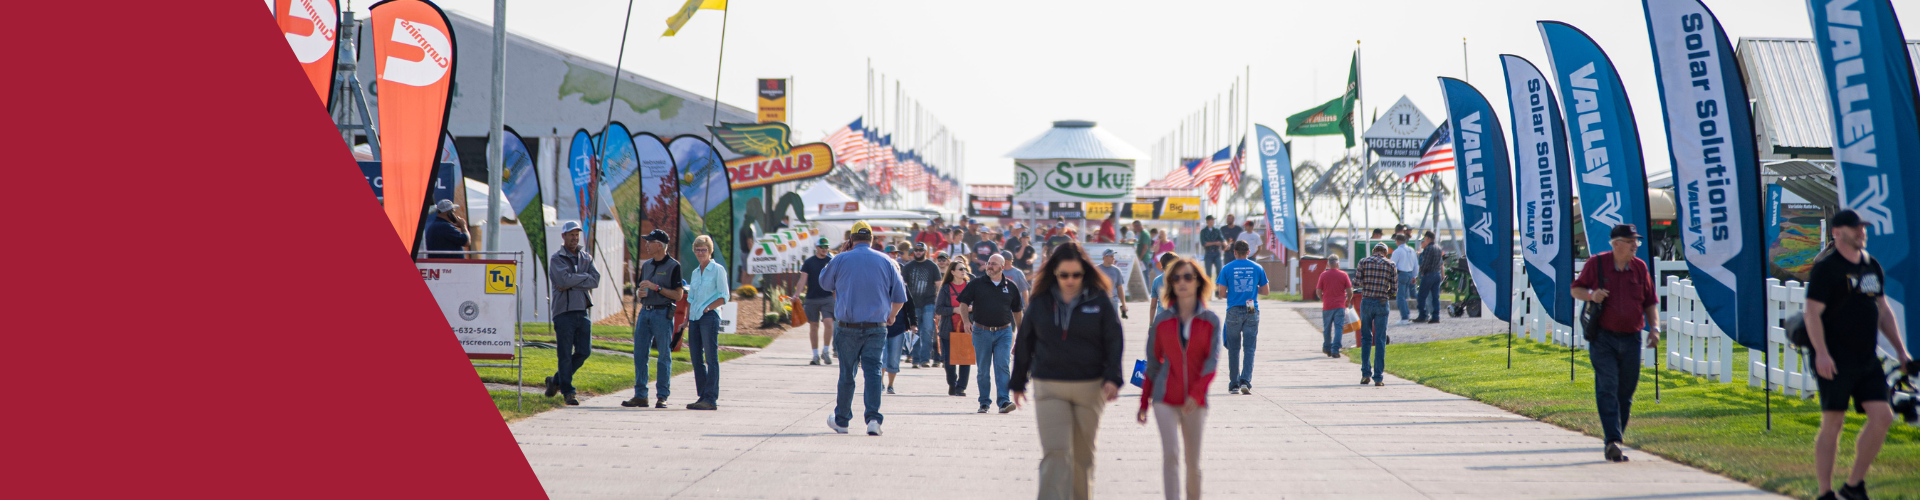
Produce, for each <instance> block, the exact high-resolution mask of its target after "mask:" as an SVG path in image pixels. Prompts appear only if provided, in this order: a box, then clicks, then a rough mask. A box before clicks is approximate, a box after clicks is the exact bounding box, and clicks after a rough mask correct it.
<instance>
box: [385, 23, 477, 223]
mask: <svg viewBox="0 0 1920 500" xmlns="http://www.w3.org/2000/svg"><path fill="white" fill-rule="evenodd" d="M370 16H371V17H370V18H369V21H368V24H369V25H370V26H372V27H373V36H372V38H369V40H370V41H372V42H373V61H374V72H375V74H376V75H379V76H378V77H377V78H378V80H376V83H375V85H377V87H375V88H376V90H378V91H379V93H380V154H381V158H380V162H381V165H380V169H381V172H380V176H381V178H382V180H383V182H384V185H383V187H382V191H383V193H384V199H385V205H384V206H385V210H386V212H387V220H388V221H391V222H392V223H393V230H394V231H395V232H397V233H399V235H400V241H402V242H405V243H406V244H407V253H408V254H412V253H413V249H414V245H415V244H416V243H417V242H416V241H415V240H416V239H417V238H419V235H420V228H421V227H422V225H423V224H424V223H425V222H426V220H425V219H424V218H422V217H421V215H423V214H424V213H426V204H427V195H428V190H430V189H431V188H432V186H431V183H432V178H433V167H434V160H435V159H437V158H439V157H440V136H441V135H443V134H445V133H446V127H447V110H448V105H449V104H450V103H451V101H450V100H449V98H450V97H451V95H452V94H451V93H450V91H451V90H452V87H453V74H454V64H455V61H454V39H453V30H452V29H450V28H448V22H447V15H446V14H445V13H443V12H440V8H439V7H436V6H434V5H433V2H428V1H426V0H386V1H384V2H380V3H378V4H374V6H373V8H372V13H371V14H370ZM415 58H417V59H415Z"/></svg>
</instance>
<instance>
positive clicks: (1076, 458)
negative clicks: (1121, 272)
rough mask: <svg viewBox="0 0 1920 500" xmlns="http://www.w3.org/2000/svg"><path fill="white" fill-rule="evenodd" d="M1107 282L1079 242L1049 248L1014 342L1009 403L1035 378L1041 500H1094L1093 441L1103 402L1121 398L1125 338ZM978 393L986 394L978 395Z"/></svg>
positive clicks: (1019, 401) (1022, 399)
mask: <svg viewBox="0 0 1920 500" xmlns="http://www.w3.org/2000/svg"><path fill="white" fill-rule="evenodd" d="M1112 289H1113V283H1112V282H1110V281H1108V279H1107V276H1106V275H1105V274H1102V273H1101V272H1100V271H1098V270H1097V268H1095V267H1094V265H1093V261H1092V260H1091V259H1088V258H1087V254H1086V251H1085V250H1083V249H1082V248H1081V246H1080V245H1079V244H1078V243H1067V244H1064V245H1060V246H1059V247H1055V248H1054V250H1053V254H1052V255H1050V256H1048V257H1047V262H1046V264H1045V265H1044V266H1042V267H1041V268H1040V272H1039V275H1038V276H1036V277H1035V280H1034V288H1033V295H1032V300H1031V301H1030V303H1029V304H1027V306H1028V307H1027V314H1025V315H1024V316H1022V317H1021V320H1020V324H1019V332H1018V337H1017V339H1016V340H1015V341H1014V343H1013V380H1012V381H1010V382H1009V383H1008V384H1007V385H1008V387H1009V388H1011V389H1012V392H1013V404H1014V405H1015V406H1024V405H1025V404H1026V396H1027V381H1028V379H1029V377H1031V379H1032V380H1033V386H1034V387H1033V392H1034V396H1033V404H1034V406H1035V410H1034V420H1035V423H1036V424H1037V425H1036V427H1038V428H1039V430H1040V449H1041V458H1040V494H1039V498H1060V499H1067V498H1073V499H1084V498H1091V497H1092V496H1093V469H1094V461H1093V450H1094V437H1095V436H1096V435H1098V434H1099V432H1100V415H1101V413H1103V412H1104V410H1105V409H1106V406H1107V403H1110V402H1113V401H1114V400H1116V399H1119V398H1120V384H1122V383H1125V382H1123V380H1125V379H1122V378H1120V369H1121V366H1122V365H1121V364H1120V362H1121V361H1120V355H1121V351H1123V350H1124V349H1125V345H1126V339H1125V337H1124V336H1123V335H1122V333H1121V330H1120V313H1119V308H1118V306H1116V305H1114V302H1113V294H1112V292H1110V290H1112ZM983 393H984V392H983Z"/></svg>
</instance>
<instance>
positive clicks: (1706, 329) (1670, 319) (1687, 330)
mask: <svg viewBox="0 0 1920 500" xmlns="http://www.w3.org/2000/svg"><path fill="white" fill-rule="evenodd" d="M1665 288H1666V294H1665V295H1666V311H1665V312H1663V313H1662V314H1661V316H1660V317H1661V319H1662V322H1663V323H1665V325H1663V328H1661V331H1664V332H1666V333H1667V367H1668V368H1672V369H1674V370H1679V371H1681V372H1685V373H1691V374H1694V375H1699V376H1702V377H1707V378H1710V379H1717V380H1719V381H1720V382H1721V383H1726V382H1732V381H1733V362H1734V361H1733V339H1732V338H1729V337H1727V335H1726V334H1725V333H1724V332H1721V331H1720V327H1719V325H1715V324H1713V319H1712V318H1709V317H1708V316H1707V306H1706V305H1705V304H1702V303H1701V302H1700V292H1699V290H1698V289H1696V288H1694V287H1693V280H1683V279H1680V278H1679V277H1677V276H1668V277H1667V279H1666V286H1665Z"/></svg>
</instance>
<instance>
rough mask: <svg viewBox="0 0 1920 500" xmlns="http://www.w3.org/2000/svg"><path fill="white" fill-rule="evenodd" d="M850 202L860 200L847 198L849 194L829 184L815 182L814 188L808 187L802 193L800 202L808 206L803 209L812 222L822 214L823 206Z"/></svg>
mask: <svg viewBox="0 0 1920 500" xmlns="http://www.w3.org/2000/svg"><path fill="white" fill-rule="evenodd" d="M850 201H859V200H855V199H853V197H852V196H847V193H842V192H840V190H839V189H834V187H833V186H832V185H829V184H827V183H826V181H814V183H813V186H811V187H808V188H807V190H806V191H802V192H800V202H801V203H805V204H806V206H805V207H802V208H805V209H806V213H807V219H808V220H812V219H813V217H814V215H815V214H818V213H820V205H821V204H825V203H846V202H850Z"/></svg>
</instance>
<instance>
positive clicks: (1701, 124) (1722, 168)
mask: <svg viewBox="0 0 1920 500" xmlns="http://www.w3.org/2000/svg"><path fill="white" fill-rule="evenodd" d="M1641 5H1642V6H1643V7H1644V8H1645V9H1646V15H1647V36H1648V37H1649V38H1650V39H1651V41H1652V45H1653V69H1654V74H1655V75H1657V76H1658V81H1659V83H1660V104H1661V106H1660V111H1661V113H1662V115H1663V116H1665V117H1666V124H1667V152H1668V153H1669V154H1671V155H1673V178H1674V191H1675V194H1676V195H1677V196H1678V198H1679V200H1678V204H1679V210H1677V212H1679V220H1678V221H1677V222H1679V226H1680V243H1681V247H1682V249H1683V250H1684V251H1685V253H1686V258H1687V271H1688V276H1689V277H1691V278H1692V279H1693V286H1694V287H1695V288H1697V289H1699V291H1700V302H1701V303H1702V304H1704V305H1705V306H1706V307H1707V315H1708V316H1709V317H1711V318H1712V319H1713V323H1714V324H1716V325H1719V326H1720V331H1721V332H1724V333H1726V334H1727V336H1729V337H1732V338H1733V340H1734V341H1735V342H1739V343H1740V345H1744V346H1747V347H1748V348H1752V349H1765V348H1766V345H1767V330H1768V329H1767V326H1768V325H1767V311H1766V306H1767V293H1766V289H1767V287H1766V285H1767V282H1766V279H1767V267H1766V266H1767V264H1766V262H1767V244H1766V242H1765V240H1762V239H1761V238H1762V237H1763V236H1764V229H1763V228H1762V227H1761V221H1760V204H1761V202H1762V201H1763V200H1761V198H1760V160H1759V158H1758V156H1757V150H1756V149H1754V137H1753V117H1752V115H1751V112H1750V111H1749V110H1748V109H1747V102H1748V101H1747V87H1746V83H1745V82H1744V81H1743V80H1742V77H1741V75H1740V65H1739V64H1738V61H1737V60H1736V56H1735V55H1734V51H1733V44H1731V43H1728V42H1727V35H1726V32H1725V31H1724V30H1722V29H1721V28H1720V21H1719V20H1718V19H1716V18H1714V15H1713V11H1710V10H1707V6H1706V5H1702V4H1701V3H1700V2H1699V0H1645V1H1643V2H1642V3H1641ZM1903 49H1904V48H1903ZM1902 52H1903V53H1904V50H1903V51H1902ZM1902 58H1903V59H1904V55H1903V57H1902Z"/></svg>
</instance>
